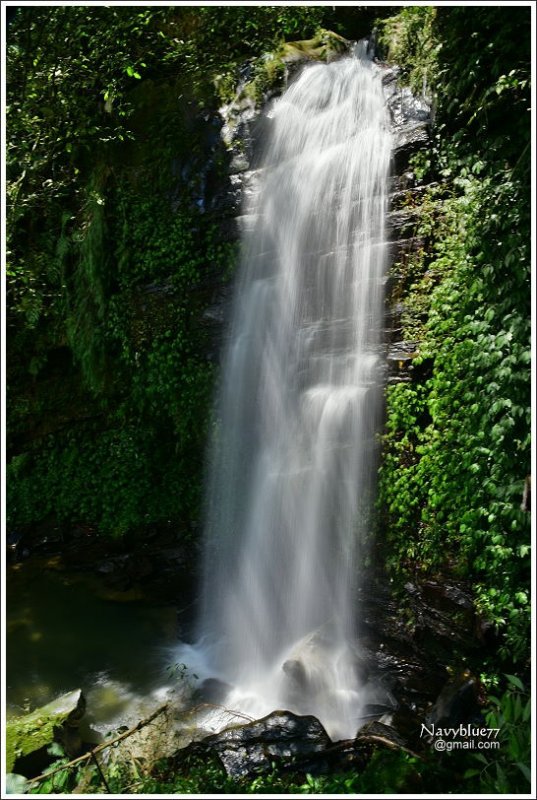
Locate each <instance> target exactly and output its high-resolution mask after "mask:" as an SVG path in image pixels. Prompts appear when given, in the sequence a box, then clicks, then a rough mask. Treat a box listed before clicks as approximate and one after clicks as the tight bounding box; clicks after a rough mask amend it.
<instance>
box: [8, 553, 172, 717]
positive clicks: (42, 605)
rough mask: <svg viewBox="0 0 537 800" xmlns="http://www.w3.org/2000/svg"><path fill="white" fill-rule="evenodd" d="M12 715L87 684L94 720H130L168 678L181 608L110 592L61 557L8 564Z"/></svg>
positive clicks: (9, 711) (85, 688)
mask: <svg viewBox="0 0 537 800" xmlns="http://www.w3.org/2000/svg"><path fill="white" fill-rule="evenodd" d="M6 578H7V597H8V601H7V610H6V672H7V678H6V695H7V697H6V700H7V713H8V716H12V715H18V714H21V713H23V712H24V711H25V710H31V709H33V708H36V707H39V706H41V705H43V704H45V703H48V702H49V701H50V700H52V699H54V698H55V697H57V696H58V695H59V694H62V693H64V692H68V691H71V690H73V689H82V690H83V691H84V692H85V694H86V696H87V699H88V711H89V712H90V713H91V716H92V718H93V720H94V721H95V722H106V721H113V722H114V723H118V722H119V723H120V724H122V723H124V722H129V720H130V719H131V718H136V717H138V716H139V714H140V713H141V711H142V710H143V705H144V702H145V701H149V702H150V703H154V702H155V697H156V696H157V695H158V694H159V692H160V693H162V692H164V691H165V687H166V686H167V685H169V675H168V672H167V670H166V666H167V664H169V663H170V660H171V659H170V655H169V653H170V650H171V648H172V647H173V645H174V643H175V642H176V641H177V636H176V611H175V609H174V608H173V607H166V606H162V605H158V604H152V603H151V601H150V600H148V599H143V598H141V597H136V595H133V594H132V593H131V594H128V593H123V594H121V595H114V594H113V593H109V592H107V591H106V589H105V588H104V587H103V585H102V583H101V582H99V581H98V580H97V579H93V578H91V577H90V578H88V577H87V576H83V575H81V574H79V573H74V574H70V573H69V572H66V571H64V570H61V569H58V567H57V564H56V563H55V560H54V559H51V560H49V561H48V562H47V561H34V560H28V561H27V562H22V563H19V564H15V565H13V566H10V567H9V568H8V570H7V575H6Z"/></svg>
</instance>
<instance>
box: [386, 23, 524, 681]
mask: <svg viewBox="0 0 537 800" xmlns="http://www.w3.org/2000/svg"><path fill="white" fill-rule="evenodd" d="M505 12H506V10H505V9H498V8H495V9H466V8H457V9H455V8H454V9H435V8H427V9H425V8H424V9H420V8H408V9H403V10H402V11H401V12H400V13H399V14H398V15H396V16H395V17H393V18H390V19H388V20H386V22H385V24H384V26H383V31H382V36H381V41H382V42H383V43H384V48H385V54H386V56H387V58H389V59H390V58H394V59H397V60H398V61H399V62H400V63H401V64H402V65H403V68H404V69H403V73H402V76H401V78H402V81H403V83H406V84H407V85H410V86H411V87H413V88H414V89H416V88H419V87H420V86H421V89H422V91H423V92H425V94H426V95H427V96H428V98H429V100H430V101H431V102H432V104H433V107H434V109H435V114H434V125H433V126H432V128H431V139H430V141H429V143H425V146H424V147H422V148H421V149H420V150H419V152H417V153H415V154H414V155H413V156H412V157H411V159H410V163H409V164H408V168H407V169H406V171H405V172H404V173H403V175H402V176H401V177H400V179H399V181H398V185H397V187H396V192H395V194H394V196H393V204H392V217H393V219H394V223H395V225H394V226H395V227H396V228H397V227H399V229H400V231H401V235H400V240H399V241H398V242H397V243H396V245H395V246H394V262H393V265H392V271H391V275H390V278H389V282H388V300H389V311H390V323H391V324H390V327H391V336H392V346H391V362H392V367H393V369H392V380H391V384H390V385H389V387H388V391H387V398H386V402H387V423H386V429H385V434H384V437H383V443H384V454H383V463H382V467H381V472H380V494H379V511H380V514H381V517H382V519H383V530H384V534H383V536H384V537H385V538H384V541H385V542H386V545H387V551H388V553H389V555H388V558H387V563H388V567H389V569H390V571H391V574H392V577H393V578H394V580H395V581H396V583H399V586H400V587H401V588H402V585H403V584H404V582H405V581H408V580H409V579H412V580H415V579H416V578H418V579H420V578H423V577H425V576H427V575H429V576H431V575H432V576H434V575H435V574H437V575H444V576H445V575H446V574H447V575H451V576H453V577H454V578H455V579H458V580H464V581H467V582H468V583H469V585H470V586H471V587H472V590H473V593H474V596H475V599H476V603H477V608H478V610H479V612H480V613H481V614H482V615H483V617H484V618H485V619H486V620H488V624H489V625H490V626H491V632H492V631H495V632H496V635H497V637H498V638H497V639H496V640H495V644H494V646H495V652H494V656H493V658H494V660H495V664H494V666H493V669H498V655H499V656H500V659H505V663H506V664H509V663H512V662H513V661H515V662H518V663H519V664H520V666H521V668H522V669H524V666H525V664H526V660H527V657H528V647H527V641H528V639H527V635H528V622H529V573H530V560H529V504H528V501H527V494H528V492H527V490H528V485H529V477H528V476H529V471H530V438H529V436H530V403H529V399H530V392H529V388H530V387H529V371H528V365H529V362H530V346H529V341H530V339H529V333H530V331H529V321H530V315H529V275H530V272H529V264H530V259H529V249H528V248H529V230H530V224H529V205H528V199H529V198H528V192H529V135H530V129H529V120H528V114H527V108H528V107H529V103H528V91H529V82H528V79H529V64H530V57H529V37H528V34H527V22H528V15H527V9H517V12H516V13H514V14H513V15H511V14H507V13H505ZM463 42H464V47H461V44H462V43H463ZM469 63H471V64H472V69H471V70H470V71H468V64H469ZM526 103H528V105H526ZM489 658H490V657H489ZM483 668H484V670H485V671H486V669H487V668H488V665H487V659H486V657H485V658H484V662H483Z"/></svg>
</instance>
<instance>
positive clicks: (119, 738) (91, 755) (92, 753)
mask: <svg viewBox="0 0 537 800" xmlns="http://www.w3.org/2000/svg"><path fill="white" fill-rule="evenodd" d="M167 708H168V703H166V704H165V705H163V706H161V707H160V708H158V709H157V710H156V711H154V712H153V714H151V716H149V717H147V719H142V720H140V722H138V723H137V724H136V725H135V726H134V727H133V728H129V730H128V731H124V732H123V733H122V734H120V735H119V736H116V738H115V739H111V740H110V741H109V742H103V743H102V744H99V745H97V747H94V748H93V750H88V752H87V753H84V755H82V756H78V758H74V759H73V760H72V761H68V762H67V764H62V766H61V767H57V768H56V769H53V770H51V771H50V772H43V773H42V774H41V775H38V776H37V777H36V778H30V779H29V781H28V783H40V782H41V781H46V780H48V778H51V777H52V776H53V775H56V774H57V773H58V772H63V771H64V770H66V769H71V767H74V766H76V765H77V764H81V763H82V762H83V761H87V760H88V759H92V760H93V761H96V758H95V756H96V755H97V753H101V752H102V751H103V750H106V749H107V748H108V747H112V745H114V744H117V743H118V742H121V741H122V739H126V738H127V737H128V736H132V734H133V733H137V731H139V730H141V729H142V728H145V726H146V725H149V723H150V722H153V720H154V719H155V717H158V716H159V714H162V712H163V711H165V710H166V709H167Z"/></svg>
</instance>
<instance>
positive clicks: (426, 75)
mask: <svg viewBox="0 0 537 800" xmlns="http://www.w3.org/2000/svg"><path fill="white" fill-rule="evenodd" d="M436 13H437V9H436V7H435V6H406V7H405V8H402V9H401V11H400V12H399V13H398V14H396V15H394V16H390V17H387V18H386V19H380V20H377V23H376V25H377V31H378V44H379V47H380V50H381V53H382V55H383V58H384V59H385V60H386V61H389V62H390V63H391V64H397V66H398V67H400V69H401V80H402V82H404V83H405V85H408V86H410V88H411V89H412V91H413V92H414V93H415V94H418V95H419V94H424V95H426V94H429V93H430V88H431V85H432V84H433V82H434V80H435V78H436V70H437V54H438V51H439V49H440V46H441V45H440V43H439V41H438V40H437V39H436V38H435V36H434V25H435V20H436Z"/></svg>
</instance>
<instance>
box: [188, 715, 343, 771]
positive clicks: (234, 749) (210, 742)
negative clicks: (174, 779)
mask: <svg viewBox="0 0 537 800" xmlns="http://www.w3.org/2000/svg"><path fill="white" fill-rule="evenodd" d="M330 744H331V740H330V737H329V736H328V734H327V733H326V731H325V729H324V728H323V726H322V725H321V723H320V722H319V720H318V719H316V718H315V717H312V716H305V717H299V716H297V715H296V714H292V713H291V712H290V711H274V712H273V713H272V714H269V715H268V716H266V717H264V718H263V719H260V720H256V721H255V722H251V723H249V724H247V725H240V726H237V727H233V728H230V729H228V730H225V731H223V732H222V733H217V734H214V735H213V736H208V737H207V738H206V739H204V740H203V742H200V743H196V744H193V745H190V746H189V747H188V748H185V750H184V751H179V753H177V754H176V757H177V758H183V757H185V756H186V755H196V756H199V757H203V756H207V755H211V754H212V755H216V756H217V757H218V759H219V760H220V762H221V763H222V765H223V767H224V769H225V770H226V772H227V774H228V775H229V776H230V777H233V778H243V777H245V776H247V775H252V774H257V773H260V772H267V771H270V770H271V769H272V764H273V763H277V764H283V765H285V763H286V762H289V761H290V760H291V759H293V758H295V757H297V756H301V757H305V756H309V755H311V754H313V753H317V752H320V751H322V750H325V749H326V748H327V747H329V745H330ZM186 751H188V752H186Z"/></svg>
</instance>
